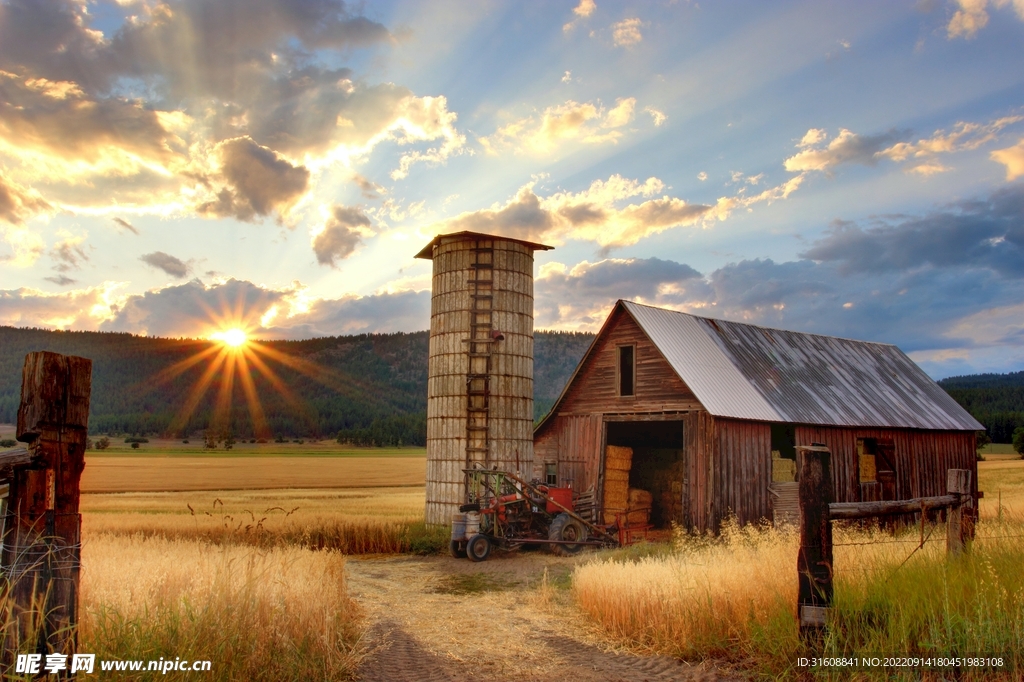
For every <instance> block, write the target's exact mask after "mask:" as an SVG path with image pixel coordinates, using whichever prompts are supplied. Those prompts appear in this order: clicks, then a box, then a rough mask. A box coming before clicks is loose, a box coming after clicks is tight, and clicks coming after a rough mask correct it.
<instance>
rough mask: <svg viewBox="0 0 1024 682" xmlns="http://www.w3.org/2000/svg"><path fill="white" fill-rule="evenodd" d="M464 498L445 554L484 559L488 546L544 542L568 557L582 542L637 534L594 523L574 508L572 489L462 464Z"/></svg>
mask: <svg viewBox="0 0 1024 682" xmlns="http://www.w3.org/2000/svg"><path fill="white" fill-rule="evenodd" d="M463 472H464V473H465V475H466V490H467V494H466V503H465V504H463V505H461V506H460V507H459V513H458V514H455V515H454V517H453V519H452V538H451V545H450V548H451V554H452V556H453V557H456V558H468V559H469V560H470V561H484V560H486V559H487V557H488V556H490V553H491V550H492V549H495V548H497V549H502V550H513V549H519V548H521V547H543V546H547V547H548V548H550V549H551V550H552V551H553V552H554V553H556V554H560V555H562V556H573V555H575V554H578V553H579V552H581V551H582V550H583V548H584V547H617V546H620V545H624V544H628V543H629V542H632V541H635V540H636V539H639V537H642V533H637V532H636V531H637V530H639V529H628V528H621V527H619V526H623V525H628V524H624V523H617V524H615V525H612V526H600V525H597V524H595V523H593V522H591V521H589V520H587V519H586V518H584V516H582V515H581V514H579V513H577V510H576V509H575V506H574V499H573V492H574V491H573V490H572V488H559V487H554V486H547V485H544V484H541V483H540V482H539V481H533V482H531V483H527V482H526V481H524V480H523V479H521V478H520V477H518V476H517V475H515V474H513V473H511V472H508V471H498V470H496V469H483V468H474V469H464V470H463Z"/></svg>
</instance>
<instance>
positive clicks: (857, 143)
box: [784, 128, 907, 172]
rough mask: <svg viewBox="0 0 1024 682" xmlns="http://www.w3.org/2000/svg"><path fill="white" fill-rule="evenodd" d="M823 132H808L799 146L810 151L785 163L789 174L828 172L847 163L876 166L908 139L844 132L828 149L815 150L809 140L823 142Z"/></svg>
mask: <svg viewBox="0 0 1024 682" xmlns="http://www.w3.org/2000/svg"><path fill="white" fill-rule="evenodd" d="M819 132H820V131H818V130H813V129H812V130H809V131H808V132H807V135H805V136H804V138H803V140H801V142H800V145H799V146H802V147H807V148H806V149H805V150H804V151H802V152H799V153H797V154H795V155H794V156H791V157H789V158H788V159H786V161H785V163H784V165H785V168H786V170H788V171H791V172H801V171H827V170H831V169H832V168H834V167H836V166H839V165H842V164H846V163H859V164H864V165H874V164H875V163H877V162H878V157H877V155H878V153H879V152H881V151H883V150H885V149H888V148H889V147H890V146H891V145H892V143H894V142H895V141H896V140H898V139H900V138H901V137H905V136H906V135H907V133H905V132H898V131H895V130H892V131H889V132H887V133H882V134H880V135H857V134H856V133H852V132H850V131H849V130H846V129H845V128H844V129H842V130H840V131H839V134H838V135H837V136H836V137H835V138H834V139H833V140H832V141H831V142H829V144H828V146H827V147H825V148H814V147H813V146H812V145H813V144H814V143H811V142H808V140H809V139H815V140H816V141H819V140H822V138H821V137H818V133H819Z"/></svg>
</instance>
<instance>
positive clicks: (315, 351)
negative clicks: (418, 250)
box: [0, 327, 593, 444]
mask: <svg viewBox="0 0 1024 682" xmlns="http://www.w3.org/2000/svg"><path fill="white" fill-rule="evenodd" d="M592 340H593V335H592V334H581V333H571V332H537V333H536V335H535V341H534V348H535V356H536V357H535V362H534V376H535V382H534V393H535V396H536V404H535V417H537V418H539V417H540V416H542V415H543V414H544V411H546V410H547V409H549V408H550V406H551V405H552V404H553V402H554V400H555V398H557V396H558V394H559V392H560V391H561V390H562V387H563V386H564V385H565V382H566V381H567V380H568V378H569V376H570V374H571V373H572V370H573V369H575V367H576V363H577V362H578V361H579V358H580V357H582V355H583V352H584V351H585V350H586V348H587V347H588V346H589V344H590V342H591V341H592ZM427 341H428V339H427V332H414V333H408V334H405V333H397V334H363V335H358V336H339V337H326V338H318V339H310V340H306V341H266V342H261V343H260V344H259V346H258V347H257V350H259V352H258V353H253V354H246V356H247V357H250V358H251V357H252V356H253V355H255V359H250V360H247V366H248V367H249V369H250V371H248V372H234V371H229V370H228V367H227V366H226V365H225V364H224V363H215V362H211V360H215V359H216V358H217V357H218V353H219V349H220V346H219V344H216V343H213V342H210V341H205V340H197V339H163V338H149V337H143V336H133V335H131V334H115V333H100V332H67V331H51V330H44V329H20V328H14V327H0V422H4V423H10V422H13V421H14V420H15V419H16V418H17V409H18V401H19V398H20V391H21V367H22V364H23V363H24V359H25V355H26V354H27V353H29V352H32V351H38V350H50V351H55V352H58V353H64V354H68V355H80V356H82V357H87V358H91V359H92V361H93V384H92V401H91V409H90V418H89V428H90V431H91V432H93V433H119V434H120V433H124V434H138V435H142V434H173V435H175V436H182V435H187V434H194V433H195V432H197V431H201V430H205V429H213V430H214V431H215V432H217V433H218V434H221V435H226V434H231V435H234V436H235V437H244V438H250V437H257V436H265V437H270V436H317V437H325V436H332V435H335V434H337V433H339V432H343V434H344V435H345V437H346V438H347V439H349V440H352V441H353V442H366V441H372V442H376V443H378V444H393V443H397V442H403V443H407V444H422V443H423V439H424V438H425V412H426V402H427ZM242 376H252V386H251V390H250V389H249V387H247V386H246V383H245V382H244V381H242V380H241V377H242ZM203 387H205V390H199V389H202V388H203ZM228 389H232V390H230V391H229V390H228ZM248 395H253V396H256V397H257V399H258V404H259V410H260V411H262V413H263V414H264V415H265V419H264V420H262V424H263V426H260V423H261V420H259V419H257V420H255V422H254V419H253V418H252V416H251V409H250V403H249V401H248V400H247V396H248ZM219 401H223V403H224V404H225V405H227V406H228V409H224V410H221V413H222V414H223V415H224V416H223V418H222V419H221V420H220V421H215V420H216V415H217V412H218V411H217V410H216V409H215V408H216V406H217V405H218V403H219ZM190 408H191V409H190Z"/></svg>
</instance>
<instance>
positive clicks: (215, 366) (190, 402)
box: [170, 348, 228, 433]
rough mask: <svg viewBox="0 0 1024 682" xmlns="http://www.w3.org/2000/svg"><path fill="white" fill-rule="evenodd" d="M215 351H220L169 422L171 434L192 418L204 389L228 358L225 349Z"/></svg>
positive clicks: (204, 391)
mask: <svg viewBox="0 0 1024 682" xmlns="http://www.w3.org/2000/svg"><path fill="white" fill-rule="evenodd" d="M217 350H219V351H220V354H219V355H217V357H215V358H214V359H213V360H211V361H210V364H209V366H208V367H207V368H206V370H204V371H203V375H202V376H201V377H200V378H199V381H197V382H196V385H195V386H193V387H192V390H191V391H189V394H188V397H187V398H186V399H185V404H184V405H182V406H181V409H180V410H179V411H178V414H177V415H175V417H174V420H173V421H172V422H171V425H170V430H171V431H172V432H174V433H178V432H179V431H180V430H181V429H182V428H184V426H185V424H187V423H188V420H189V418H190V417H191V416H192V413H193V412H195V409H196V406H197V405H198V404H199V401H200V400H202V398H203V396H204V395H205V394H206V389H207V388H209V387H210V384H211V383H212V382H213V379H214V377H216V376H217V372H218V370H219V369H220V367H221V365H223V364H224V361H225V359H226V358H227V356H228V351H227V349H226V348H219V349H217Z"/></svg>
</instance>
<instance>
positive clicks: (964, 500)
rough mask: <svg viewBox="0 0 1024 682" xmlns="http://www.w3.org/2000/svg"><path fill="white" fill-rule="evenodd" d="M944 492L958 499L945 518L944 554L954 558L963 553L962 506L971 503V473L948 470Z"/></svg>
mask: <svg viewBox="0 0 1024 682" xmlns="http://www.w3.org/2000/svg"><path fill="white" fill-rule="evenodd" d="M946 491H947V492H948V493H950V494H951V495H956V496H957V497H958V498H959V499H958V500H957V502H956V504H954V505H953V506H951V507H950V508H949V514H947V517H946V552H947V553H949V554H952V555H953V556H956V555H958V554H960V553H961V552H963V551H964V543H965V536H966V535H967V532H966V530H967V529H966V527H965V524H964V506H965V505H968V504H970V502H971V472H970V470H969V469H950V470H949V471H948V472H946Z"/></svg>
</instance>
